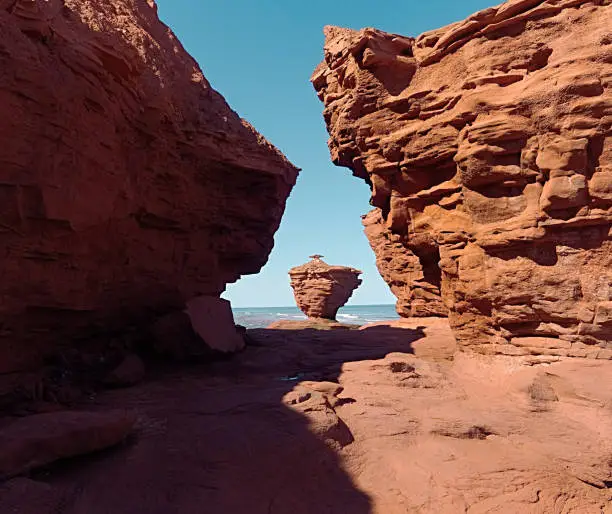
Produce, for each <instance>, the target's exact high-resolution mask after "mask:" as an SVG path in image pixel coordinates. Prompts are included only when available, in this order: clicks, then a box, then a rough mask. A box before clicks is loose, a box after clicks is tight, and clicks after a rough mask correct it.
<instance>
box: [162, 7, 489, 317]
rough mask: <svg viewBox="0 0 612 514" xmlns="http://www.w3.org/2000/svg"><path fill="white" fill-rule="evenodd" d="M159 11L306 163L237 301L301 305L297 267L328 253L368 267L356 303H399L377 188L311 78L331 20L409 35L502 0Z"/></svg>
mask: <svg viewBox="0 0 612 514" xmlns="http://www.w3.org/2000/svg"><path fill="white" fill-rule="evenodd" d="M157 3H158V6H159V14H160V17H161V18H162V20H163V21H164V22H165V23H166V24H168V25H169V26H170V27H171V28H172V29H173V30H174V32H175V33H176V34H177V36H178V37H179V39H180V40H181V41H182V43H183V45H184V46H185V48H186V49H187V51H188V52H189V53H191V55H193V56H194V57H195V59H196V60H197V61H198V62H199V64H200V66H201V68H202V70H203V72H204V75H205V76H206V78H207V79H208V80H209V81H210V82H211V84H212V86H213V87H214V88H215V89H216V90H217V91H219V92H220V93H221V94H222V95H223V96H224V97H225V99H226V100H227V102H228V103H229V104H230V106H231V107H232V108H233V109H234V110H235V111H236V112H237V113H238V114H239V115H240V116H242V117H243V118H245V119H247V120H248V121H249V122H251V123H252V124H253V126H255V128H256V129H257V130H258V131H259V132H261V133H262V134H263V135H264V136H265V137H266V138H267V139H268V140H269V141H271V142H272V143H273V144H274V145H276V146H277V147H278V148H279V149H280V150H281V151H282V152H283V153H284V154H285V155H287V157H288V158H289V159H290V160H291V161H292V162H293V163H294V164H296V165H297V166H298V167H300V168H302V172H301V174H300V177H299V179H298V182H297V185H296V186H295V188H294V190H293V192H292V194H291V197H290V198H289V200H288V202H287V209H286V211H285V215H284V217H283V222H282V224H281V227H280V229H279V231H278V232H277V234H276V238H275V241H276V244H275V247H274V250H273V252H272V254H271V255H270V259H269V261H268V264H267V265H266V266H265V267H264V268H263V269H262V271H261V272H260V273H259V274H258V275H250V276H245V277H243V278H242V279H241V280H240V281H239V282H237V283H236V284H230V285H229V286H228V289H227V292H226V293H225V294H224V295H223V296H224V297H225V298H227V299H229V300H231V302H232V305H233V306H234V307H255V306H260V307H268V306H270V307H272V306H274V307H276V306H284V305H294V300H293V294H292V292H291V288H290V286H289V279H288V275H287V271H288V270H289V268H291V267H292V266H296V265H298V264H302V263H303V262H306V261H307V260H308V259H307V258H308V256H309V255H311V254H313V253H321V254H323V255H324V256H325V260H326V261H327V262H329V263H330V264H343V265H350V266H354V267H356V268H359V269H361V270H363V272H364V274H363V276H362V278H363V284H362V285H361V287H360V288H359V289H358V290H357V291H356V292H355V294H354V295H353V297H352V299H351V304H354V305H364V304H381V303H394V302H395V297H394V296H393V295H392V294H391V293H390V291H389V289H388V287H387V285H386V284H385V283H384V282H383V280H382V279H381V278H380V275H379V274H378V272H377V270H376V266H375V260H374V254H373V252H372V251H371V249H370V247H369V245H368V242H367V239H366V237H365V235H364V234H363V230H362V227H361V218H360V216H361V214H364V213H366V212H367V211H368V210H369V209H370V206H369V204H368V199H369V188H368V186H367V185H366V184H365V182H363V181H362V180H360V179H357V178H355V177H353V176H351V173H350V171H349V170H347V169H345V168H337V167H335V166H334V165H333V164H332V163H331V161H330V158H329V152H328V149H327V137H328V135H327V131H326V130H325V126H324V123H323V118H322V116H321V111H322V104H321V103H320V102H319V100H318V98H317V97H316V95H315V93H314V89H313V88H312V86H311V85H310V82H309V81H308V79H309V77H310V75H311V73H312V71H313V70H314V68H315V66H316V65H317V64H318V63H319V62H320V61H321V59H322V58H323V26H324V25H338V26H342V27H350V28H354V29H360V28H363V27H376V28H379V29H382V30H385V31H387V32H395V33H399V34H403V35H407V36H417V35H419V34H420V33H422V32H424V31H427V30H431V29H435V28H438V27H441V26H444V25H447V24H449V23H452V22H454V21H458V20H461V19H463V18H465V17H466V16H468V15H469V14H471V13H473V12H475V11H478V10H480V9H484V8H485V7H489V6H491V5H493V4H495V3H498V2H495V0H402V1H399V0H379V1H377V2H374V1H372V0H370V1H365V0H325V1H323V0H213V1H209V2H205V1H202V0H158V2H157Z"/></svg>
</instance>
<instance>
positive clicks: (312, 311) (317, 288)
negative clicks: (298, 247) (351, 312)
mask: <svg viewBox="0 0 612 514" xmlns="http://www.w3.org/2000/svg"><path fill="white" fill-rule="evenodd" d="M311 257H312V260H311V261H309V262H307V263H306V264H302V265H301V266H296V267H295V268H291V270H289V276H290V278H291V287H292V288H293V294H294V296H295V301H296V303H297V305H298V307H299V308H300V310H301V311H302V312H303V313H304V314H306V316H308V317H309V318H324V319H330V320H335V319H336V314H337V312H338V309H340V307H342V306H343V305H344V304H345V303H346V302H348V300H349V298H350V297H351V295H352V294H353V291H354V290H355V289H357V287H359V285H360V284H361V280H360V279H359V275H361V273H362V272H361V271H359V270H358V269H355V268H349V267H346V266H330V265H329V264H327V263H326V262H324V261H323V260H322V259H321V257H322V255H312V256H311Z"/></svg>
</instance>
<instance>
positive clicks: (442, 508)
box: [0, 318, 612, 514]
mask: <svg viewBox="0 0 612 514" xmlns="http://www.w3.org/2000/svg"><path fill="white" fill-rule="evenodd" d="M249 339H250V344H249V346H248V347H247V349H246V350H245V351H244V352H242V353H241V354H239V355H238V356H236V357H235V358H234V359H232V360H228V361H223V362H216V363H213V364H206V365H198V366H193V367H189V368H184V367H183V368H181V369H174V370H167V369H166V370H148V374H147V379H146V381H145V382H142V383H140V384H139V385H137V386H134V387H131V388H128V389H119V390H114V391H107V392H104V393H99V394H97V395H92V396H91V398H89V399H88V400H86V401H83V402H81V403H80V404H79V405H77V406H76V407H75V409H74V410H78V411H79V413H78V414H73V415H66V414H65V413H50V414H49V413H47V414H38V415H36V416H37V417H32V418H30V420H31V421H28V418H21V419H19V420H13V419H4V420H2V421H1V423H0V427H2V428H1V430H0V450H1V451H2V455H3V456H5V455H8V454H9V453H10V452H8V450H11V449H12V453H10V455H11V456H12V459H13V460H12V461H11V465H12V466H14V470H15V472H16V473H21V476H18V477H16V478H15V477H14V474H15V473H11V470H10V469H8V468H7V466H8V464H7V461H6V459H5V460H4V462H3V465H4V466H3V467H2V472H3V474H4V475H5V476H6V477H9V476H13V478H10V479H8V480H6V481H5V482H4V483H3V484H2V485H1V486H0V505H1V506H2V508H1V509H0V510H1V512H2V513H7V514H8V513H11V514H13V513H18V514H51V513H53V514H57V513H62V514H102V513H104V514H106V513H112V514H124V513H125V514H128V513H129V514H134V513H147V514H157V513H159V514H162V513H163V514H171V513H181V514H190V513H198V514H201V513H223V514H226V513H227V514H230V513H236V514H240V513H249V514H259V513H261V514H282V513H291V514H301V513H304V514H312V513H355V514H361V513H363V514H365V513H372V514H374V513H376V514H394V513H405V512H419V513H420V512H422V513H429V512H436V513H453V514H454V513H457V512H469V513H470V514H474V513H485V512H486V513H492V512H508V513H514V512H516V513H569V512H575V513H580V514H583V513H610V512H612V489H611V487H612V473H611V472H612V438H611V437H610V436H611V435H612V391H611V390H610V388H609V384H610V383H612V382H611V380H612V362H609V361H601V360H589V359H576V358H574V359H563V358H558V357H548V358H546V357H541V356H540V357H537V358H529V357H503V356H499V357H487V356H470V355H468V354H465V353H458V354H457V353H455V343H454V339H453V337H452V334H451V332H450V330H449V328H448V325H447V322H446V321H445V320H442V319H436V318H430V319H418V320H402V321H401V322H396V323H393V324H391V325H378V326H370V327H365V328H362V329H361V330H342V329H338V330H316V329H312V328H306V329H303V330H288V329H276V330H252V331H249ZM40 416H43V417H45V418H44V420H43V421H44V422H42V421H41V417H40ZM57 416H63V417H64V419H68V420H69V421H70V420H72V423H70V422H68V423H66V427H67V428H66V433H65V434H63V435H62V433H60V432H58V429H57V423H55V424H54V422H53V418H54V417H56V418H55V419H58V418H57ZM75 416H76V418H75ZM79 416H80V417H81V418H79ZM77 418H78V419H81V420H85V421H84V425H86V426H90V427H91V429H90V432H89V438H90V440H88V439H87V437H88V436H87V434H86V433H85V434H84V433H81V432H78V431H75V427H74V420H75V419H77ZM134 419H135V420H136V421H135V425H134V428H133V429H132V433H131V435H129V436H128V437H127V439H126V438H125V428H126V427H127V426H129V425H130V424H131V423H133V422H134V421H133V420H134ZM105 423H107V424H108V427H110V428H109V429H108V430H107V429H105ZM28 425H29V426H28ZM20 427H21V428H20ZM36 427H38V432H37V428H36ZM46 427H55V428H54V429H51V430H49V429H48V428H46ZM113 438H114V439H113ZM75 441H76V443H75ZM117 441H123V442H120V444H119V445H118V446H115V447H113V448H112V449H110V450H105V451H103V452H100V453H96V454H93V455H92V454H90V455H88V456H82V457H77V458H74V457H73V458H72V459H70V460H62V461H58V462H55V463H52V464H48V462H50V461H51V460H53V459H52V458H51V457H53V456H55V457H56V458H57V457H59V456H62V455H74V454H75V453H78V452H75V448H74V446H75V444H76V445H77V446H78V448H77V450H78V449H80V450H81V451H90V450H94V449H96V448H99V447H103V446H107V445H108V444H110V443H112V442H117ZM102 443H105V444H102ZM15 448H17V449H18V450H19V451H16V450H15ZM41 450H45V452H46V454H45V455H46V461H47V464H45V465H43V467H39V465H42V463H43V462H44V461H45V459H42V460H40V459H39V462H33V461H32V460H30V461H28V458H30V459H31V457H32V455H33V454H35V453H36V451H38V452H40V451H41ZM7 452H8V453H7ZM32 452H34V453H32ZM28 456H29V457H28ZM20 459H21V461H20ZM24 459H25V461H24ZM32 467H34V469H33V470H32V471H30V472H29V473H27V474H25V475H24V474H23V470H24V469H29V468H32Z"/></svg>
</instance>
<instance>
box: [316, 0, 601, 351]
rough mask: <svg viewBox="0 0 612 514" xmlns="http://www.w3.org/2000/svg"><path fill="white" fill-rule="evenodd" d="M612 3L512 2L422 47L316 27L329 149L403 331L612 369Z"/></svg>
mask: <svg viewBox="0 0 612 514" xmlns="http://www.w3.org/2000/svg"><path fill="white" fill-rule="evenodd" d="M611 15H612V9H611V7H610V1H609V0H597V1H595V0H593V1H587V0H547V1H544V0H512V1H509V2H506V3H504V4H502V5H500V6H498V7H494V8H490V9H486V10H484V11H481V12H479V13H476V14H474V15H473V16H471V17H470V18H468V19H467V20H466V21H463V22H460V23H456V24H453V25H450V26H448V27H445V28H443V29H440V30H437V31H433V32H428V33H426V34H423V35H421V36H419V37H418V38H416V39H413V38H408V37H402V36H398V35H394V34H386V33H384V32H380V31H378V30H375V29H364V30H361V31H359V32H355V31H351V30H346V29H340V28H335V27H327V28H326V36H327V42H326V45H325V60H324V62H323V63H321V65H320V66H319V67H318V68H317V70H316V71H315V73H314V75H313V77H312V81H313V84H314V86H315V88H316V90H317V92H318V95H319V97H320V98H321V100H322V101H323V102H324V103H325V110H324V117H325V121H326V123H327V126H328V130H329V133H330V135H331V138H330V143H329V144H330V150H331V155H332V159H333V161H334V163H335V164H337V165H340V166H347V167H349V168H351V169H352V170H353V173H354V174H355V175H356V176H358V177H361V178H363V179H364V180H366V181H367V182H368V183H369V184H370V185H371V188H372V200H371V203H372V204H373V205H374V206H375V207H376V209H375V210H374V211H373V212H371V213H370V214H368V215H367V216H366V217H365V225H366V234H367V235H368V238H369V239H370V242H371V245H372V247H373V249H374V250H375V252H376V254H377V258H378V267H379V269H380V271H381V273H382V275H383V277H384V278H385V279H386V280H387V282H388V283H389V284H390V285H391V288H392V290H393V292H394V293H395V294H396V295H397V296H398V312H399V313H400V314H401V315H403V316H423V315H424V316H430V315H445V314H446V313H447V312H448V315H449V317H450V321H451V325H452V327H453V329H454V331H455V334H456V336H457V338H458V341H459V343H460V344H461V345H462V346H463V347H464V348H465V347H467V346H469V347H470V348H472V349H474V350H477V351H481V352H487V353H490V352H494V353H498V352H499V353H509V354H526V353H530V352H531V353H543V354H557V355H570V356H582V357H585V356H587V357H599V358H611V357H612V242H611V236H612V234H611V232H610V226H611V224H612V164H611V158H612V143H611V140H610V133H611V123H612V116H611V115H612V112H611V111H612V96H611V94H610V85H611V84H612V66H611V64H612V32H611V29H610V16H611Z"/></svg>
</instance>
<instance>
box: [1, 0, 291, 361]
mask: <svg viewBox="0 0 612 514" xmlns="http://www.w3.org/2000/svg"><path fill="white" fill-rule="evenodd" d="M0 109H1V111H2V116H1V117H0V138H1V139H2V142H3V144H2V146H1V148H0V163H1V164H0V242H1V245H2V248H3V252H2V257H1V258H0V268H1V269H2V280H1V281H0V282H1V285H0V295H1V302H0V327H1V328H0V372H6V371H11V370H16V369H22V368H24V367H28V366H30V365H32V363H35V362H37V361H38V359H39V357H40V356H41V355H43V354H44V353H45V352H46V351H47V350H48V349H49V348H51V347H56V346H57V345H58V344H60V343H62V344H64V343H70V344H73V343H72V340H73V338H74V336H75V335H82V334H83V333H86V332H87V331H88V330H89V328H92V327H93V328H94V329H96V330H99V329H100V328H101V327H102V328H103V329H104V330H113V329H114V328H118V327H119V328H120V327H122V326H124V325H125V324H129V323H134V322H138V320H143V321H147V320H148V319H149V318H151V316H153V315H156V314H163V313H165V312H167V311H169V310H171V309H177V308H178V309H180V308H183V307H184V305H185V300H188V299H190V298H193V297H195V296H198V295H211V296H218V295H219V294H220V293H221V292H222V291H223V290H224V288H225V285H226V284H227V283H229V282H233V281H235V280H237V279H238V278H239V277H240V275H242V274H248V273H255V272H257V271H259V269H260V268H261V266H262V265H263V264H264V263H265V262H266V260H267V257H268V254H269V252H270V250H271V248H272V246H273V235H274V233H275V231H276V229H277V228H278V224H279V222H280V219H281V215H282V213H283V210H284V206H285V200H286V198H287V196H288V194H289V192H290V190H291V188H292V186H293V184H294V182H295V178H296V175H297V169H296V168H295V167H294V166H292V165H291V164H290V163H289V162H288V161H287V160H286V159H285V158H284V157H283V155H282V154H280V153H279V152H278V151H277V150H276V149H275V148H274V147H273V146H272V145H270V144H269V143H268V142H267V141H265V139H263V138H262V137H261V136H260V135H259V134H258V133H257V132H255V130H254V129H253V128H252V127H251V126H250V125H249V124H248V123H246V122H245V121H243V120H241V119H240V118H239V117H238V116H237V115H236V113H234V112H233V111H232V110H231V109H230V108H229V107H228V105H227V104H226V103H225V101H224V99H223V98H222V97H221V95H219V94H218V93H217V92H216V91H214V90H213V89H212V88H211V87H210V84H209V83H208V82H207V81H206V79H205V78H204V77H203V75H202V73H201V71H200V69H199V68H198V66H197V64H196V63H195V61H194V60H193V59H192V58H191V57H190V56H189V55H188V54H187V53H186V52H185V51H184V49H183V48H182V46H181V44H180V43H179V42H178V41H177V39H176V37H175V36H174V34H173V33H172V32H171V31H170V30H169V29H168V27H166V26H165V25H164V24H163V23H161V22H160V21H159V20H158V18H157V14H156V7H155V4H154V2H153V1H152V0H149V1H144V0H138V1H134V2H124V1H122V0H102V1H99V0H98V1H93V0H78V1H76V0H65V1H60V0H51V1H42V0H29V1H28V0H12V1H11V0H9V1H0Z"/></svg>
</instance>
